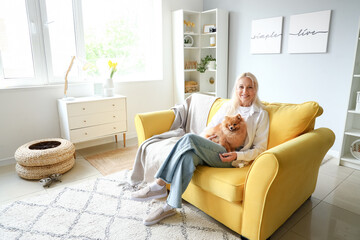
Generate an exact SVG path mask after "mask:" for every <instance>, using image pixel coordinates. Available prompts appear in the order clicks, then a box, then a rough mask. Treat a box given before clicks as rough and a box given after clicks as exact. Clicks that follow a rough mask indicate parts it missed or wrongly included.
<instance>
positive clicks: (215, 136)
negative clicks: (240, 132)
mask: <svg viewBox="0 0 360 240" xmlns="http://www.w3.org/2000/svg"><path fill="white" fill-rule="evenodd" d="M215 138H217V135H216V134H213V135H210V136H208V137H207V139H209V140H210V141H213V142H214V139H215Z"/></svg>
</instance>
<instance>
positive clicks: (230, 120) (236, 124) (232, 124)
mask: <svg viewBox="0 0 360 240" xmlns="http://www.w3.org/2000/svg"><path fill="white" fill-rule="evenodd" d="M242 121H244V120H243V118H242V117H241V115H240V114H237V115H235V116H225V119H224V121H223V126H224V127H226V128H227V129H229V131H230V132H235V131H237V130H239V129H240V128H241V124H240V123H241V122H242Z"/></svg>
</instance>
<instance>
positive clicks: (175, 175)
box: [155, 133, 232, 208]
mask: <svg viewBox="0 0 360 240" xmlns="http://www.w3.org/2000/svg"><path fill="white" fill-rule="evenodd" d="M224 152H226V150H225V148H224V147H223V146H221V145H219V144H216V143H214V142H212V141H210V140H208V139H205V138H203V137H201V136H198V135H196V134H192V133H188V134H186V135H185V136H183V137H182V138H180V139H179V141H178V142H177V143H176V144H175V146H174V147H173V149H172V150H171V152H170V154H169V156H168V157H167V158H166V160H165V161H164V163H163V164H162V165H161V167H160V169H159V170H158V171H157V173H156V174H155V178H160V179H162V180H163V181H165V182H166V183H170V184H171V189H170V194H169V196H168V198H167V203H168V204H169V205H170V206H172V207H174V208H180V207H181V195H182V194H183V193H184V192H185V190H186V188H187V186H188V185H189V183H190V180H191V178H192V175H193V173H194V171H195V169H196V166H198V165H208V166H210V167H217V168H230V167H232V166H231V162H222V161H221V159H220V157H219V153H224Z"/></svg>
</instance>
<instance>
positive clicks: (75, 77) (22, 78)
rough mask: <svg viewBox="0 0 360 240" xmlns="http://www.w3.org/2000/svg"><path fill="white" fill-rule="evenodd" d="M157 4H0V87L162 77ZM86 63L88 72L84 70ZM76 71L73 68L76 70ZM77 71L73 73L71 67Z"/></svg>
mask: <svg viewBox="0 0 360 240" xmlns="http://www.w3.org/2000/svg"><path fill="white" fill-rule="evenodd" d="M161 11H162V10H161V0H132V1H125V0H85V1H84V0H11V4H10V0H7V1H1V2H0V87H7V86H23V85H39V84H53V83H62V82H63V81H64V76H65V73H66V70H67V68H68V66H69V64H70V61H71V58H72V56H76V63H77V64H75V65H74V66H73V69H72V70H71V72H70V74H69V77H68V80H69V82H75V81H87V80H89V79H91V80H95V81H97V80H103V79H104V78H107V77H109V75H108V74H109V69H108V65H107V62H108V60H111V61H113V62H117V63H118V65H117V66H118V71H117V73H116V74H115V75H114V80H115V81H123V80H125V81H132V80H155V79H161V78H162V28H161V26H162V17H161V16H162V14H161ZM84 65H86V66H87V67H86V68H83V67H84ZM76 67H77V68H76ZM74 68H75V69H74Z"/></svg>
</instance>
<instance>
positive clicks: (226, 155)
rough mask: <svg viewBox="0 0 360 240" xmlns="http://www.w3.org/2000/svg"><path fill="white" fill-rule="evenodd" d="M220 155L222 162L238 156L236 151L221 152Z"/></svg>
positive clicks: (232, 159)
mask: <svg viewBox="0 0 360 240" xmlns="http://www.w3.org/2000/svg"><path fill="white" fill-rule="evenodd" d="M219 156H220V159H221V161H222V162H231V161H234V160H236V158H237V154H236V152H226V153H220V154H219Z"/></svg>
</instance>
